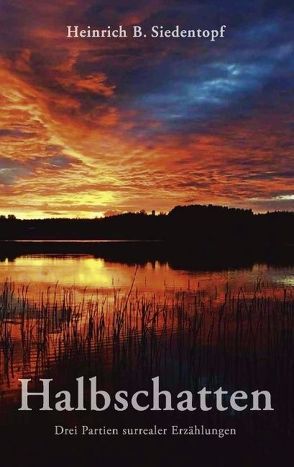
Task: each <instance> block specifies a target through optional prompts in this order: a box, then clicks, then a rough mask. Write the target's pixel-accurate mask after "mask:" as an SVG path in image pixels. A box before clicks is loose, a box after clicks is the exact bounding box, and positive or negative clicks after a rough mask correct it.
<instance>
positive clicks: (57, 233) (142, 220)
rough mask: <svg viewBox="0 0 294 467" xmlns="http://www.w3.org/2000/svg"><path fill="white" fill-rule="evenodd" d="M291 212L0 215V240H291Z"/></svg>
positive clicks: (216, 209)
mask: <svg viewBox="0 0 294 467" xmlns="http://www.w3.org/2000/svg"><path fill="white" fill-rule="evenodd" d="M293 234H294V213H293V212H270V213H266V214H254V213H253V212H252V211H251V210H248V209H237V208H228V207H222V206H213V205H207V206H206V205H205V206H204V205H189V206H176V207H175V208H173V209H172V210H171V211H170V212H169V213H168V214H158V215H155V213H154V212H153V213H152V214H151V215H149V214H146V213H145V212H144V211H140V212H139V213H132V212H130V213H125V214H119V215H114V216H109V217H103V218H95V219H69V218H50V219H32V220H26V219H17V218H16V217H15V216H14V215H9V216H7V217H5V216H0V240H19V239H23V240H34V239H40V240H41V239H43V240H46V239H47V240H53V239H63V240H65V239H67V240H73V239H75V240H90V239H109V240H116V239H122V240H162V241H176V240H179V241H185V242H188V243H191V242H193V243H194V242H200V243H205V244H231V243H235V244H240V243H247V244H248V243H249V244H250V243H252V244H266V245H275V244H291V243H293V238H294V236H293Z"/></svg>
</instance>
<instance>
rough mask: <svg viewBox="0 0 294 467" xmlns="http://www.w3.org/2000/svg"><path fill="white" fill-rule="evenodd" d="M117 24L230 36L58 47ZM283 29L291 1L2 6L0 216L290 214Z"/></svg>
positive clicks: (288, 36) (33, 1)
mask: <svg viewBox="0 0 294 467" xmlns="http://www.w3.org/2000/svg"><path fill="white" fill-rule="evenodd" d="M291 5H292V7H291ZM118 24H121V25H123V26H125V27H130V26H132V25H134V24H140V25H142V26H144V27H146V28H149V27H150V26H151V25H163V26H165V27H171V28H172V27H173V26H175V25H177V24H178V25H180V26H181V27H182V28H189V29H191V28H192V29H197V28H205V29H218V28H219V27H220V26H221V25H223V24H225V25H227V31H226V34H225V37H224V38H223V39H220V40H218V41H216V42H214V43H212V42H209V41H208V40H205V39H198V40H197V39H151V38H146V39H141V40H138V39H131V38H128V39H67V38H66V26H67V25H79V26H80V27H85V26H88V25H89V26H91V27H93V28H102V27H103V26H107V25H112V26H116V25H118ZM292 30H293V4H292V2H291V1H290V0H289V1H286V0H279V1H278V2H277V1H276V0H268V1H267V0H238V1H232V0H222V1H217V0H199V1H198V0H168V1H167V0H156V1H155V0H149V1H148V2H146V1H144V2H143V1H140V0H128V1H127V0H126V1H121V0H102V1H98V0H63V1H60V0H50V1H45V0H44V1H43V0H0V105H1V110H0V213H1V214H8V213H14V214H16V215H17V216H18V217H24V218H31V217H48V216H81V217H94V216H97V215H102V214H103V213H110V212H123V211H129V210H132V211H133V210H139V209H146V210H147V211H150V210H152V209H156V210H157V211H166V210H169V209H170V208H172V207H173V206H175V205H177V204H191V203H214V204H222V205H229V206H238V207H249V208H252V209H254V210H255V211H266V210H275V209H287V210H289V209H291V210H294V183H293V172H294V163H293V149H291V110H292V109H293V100H292V101H291V87H293V71H294V69H293V68H294V67H293V63H294V59H293V57H294V54H293V41H291V40H292V37H293V35H292V34H293V33H292ZM292 124H293V120H292ZM292 139H293V138H292Z"/></svg>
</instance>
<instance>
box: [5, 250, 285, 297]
mask: <svg viewBox="0 0 294 467" xmlns="http://www.w3.org/2000/svg"><path fill="white" fill-rule="evenodd" d="M135 272H136V278H135V286H136V287H138V288H139V289H140V290H146V291H154V292H159V291H161V290H166V289H195V288H199V287H200V288H203V289H206V290H212V289H215V288H216V287H221V288H224V287H225V286H226V285H227V283H229V284H230V286H231V287H232V288H238V287H246V286H251V285H252V284H254V283H256V281H258V280H262V281H263V282H264V283H268V284H276V285H280V286H281V287H283V286H292V285H293V283H294V276H293V268H272V267H270V266H267V265H262V264H255V265H254V266H253V267H252V268H248V269H241V270H239V269H238V270H224V271H217V272H215V271H185V270H176V269H173V268H172V267H170V265H169V263H168V262H165V263H160V262H159V261H154V262H146V264H144V265H140V266H139V267H137V266H136V265H128V264H123V263H117V262H110V261H105V260H104V259H102V258H94V257H93V256H90V255H68V256H64V255H54V256H53V255H34V256H22V257H18V258H16V259H15V260H14V261H13V262H8V261H7V260H6V261H5V262H2V263H0V282H4V281H5V280H6V279H11V280H12V281H13V282H15V283H18V284H24V283H30V284H31V286H35V287H36V288H38V290H40V288H46V287H48V286H49V285H54V284H56V283H59V284H60V285H62V286H67V287H72V286H76V287H77V288H80V287H87V288H89V289H90V290H93V289H101V288H102V289H107V288H113V287H117V288H122V289H123V288H128V287H130V284H131V283H132V281H133V278H134V275H135Z"/></svg>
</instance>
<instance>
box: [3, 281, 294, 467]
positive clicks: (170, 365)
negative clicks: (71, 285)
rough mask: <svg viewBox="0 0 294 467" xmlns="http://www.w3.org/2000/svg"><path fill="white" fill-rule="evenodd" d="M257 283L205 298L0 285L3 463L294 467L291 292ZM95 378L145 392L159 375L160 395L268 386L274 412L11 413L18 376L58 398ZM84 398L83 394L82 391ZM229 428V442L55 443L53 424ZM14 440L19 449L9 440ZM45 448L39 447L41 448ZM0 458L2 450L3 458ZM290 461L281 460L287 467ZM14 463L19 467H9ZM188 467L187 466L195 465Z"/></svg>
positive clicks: (110, 387) (110, 386)
mask: <svg viewBox="0 0 294 467" xmlns="http://www.w3.org/2000/svg"><path fill="white" fill-rule="evenodd" d="M265 285H266V284H263V283H261V282H257V283H256V285H255V286H254V287H253V288H252V289H250V290H247V291H245V290H244V289H243V288H240V289H237V290H230V288H229V287H227V289H226V290H225V292H222V291H220V290H216V291H215V292H213V293H212V295H207V294H206V293H205V292H204V291H203V290H201V289H200V288H196V289H195V290H187V291H181V292H175V293H172V295H169V294H164V295H163V296H161V297H160V296H152V295H151V296H150V297H147V296H146V295H144V294H141V293H140V292H139V291H137V290H132V288H131V289H130V290H129V292H128V293H120V292H119V291H116V290H114V291H113V292H110V295H108V296H106V297H105V296H104V297H103V296H101V295H99V294H97V296H93V297H92V299H91V300H88V299H87V297H85V296H84V295H83V294H82V295H80V296H76V299H75V298H74V294H73V289H59V288H58V287H57V286H56V287H55V288H53V289H52V290H50V291H49V289H48V291H47V293H45V295H42V297H40V298H39V299H36V300H34V301H32V300H30V299H29V289H28V288H27V287H22V288H18V287H17V286H16V285H15V284H13V283H9V282H6V283H4V284H2V285H1V287H0V311H1V313H0V344H1V346H0V362H1V367H0V368H1V396H2V397H1V398H0V407H1V423H0V433H1V440H2V443H3V444H2V446H3V448H2V449H4V448H5V451H7V450H9V465H18V466H19V465H21V463H20V459H21V458H22V456H23V457H24V458H25V459H29V463H30V465H50V466H51V465H56V466H58V467H59V466H63V465H72V466H75V465H97V466H98V465H99V466H100V465H101V466H103V467H104V466H106V465H107V466H108V465H122V466H126V465H128V466H129V465H136V466H140V467H141V466H146V467H147V466H148V467H149V466H150V465H152V466H155V467H161V466H163V465H169V466H177V467H178V466H179V465H180V466H181V465H191V459H195V465H199V466H201V467H229V466H234V467H236V466H238V467H245V466H246V467H248V466H250V467H255V466H256V467H257V466H258V467H259V466H262V465H267V466H275V467H276V465H281V466H283V467H288V466H290V465H292V454H291V457H288V456H289V454H290V453H292V451H291V450H292V437H293V430H294V420H293V412H292V410H291V407H292V406H293V384H294V381H293V372H292V368H293V338H294V334H293V331H294V321H293V316H294V315H293V306H294V302H293V290H292V289H291V288H285V289H283V288H280V287H275V286H272V287H270V288H268V287H265ZM81 375H83V376H84V377H85V378H88V377H91V376H97V378H98V380H99V385H100V387H101V388H103V389H105V390H107V391H108V392H109V393H113V392H115V391H116V390H119V389H122V388H123V389H125V390H129V391H130V392H134V391H135V390H142V389H147V390H149V386H148V384H149V383H150V378H151V377H154V376H160V379H161V381H162V385H163V387H164V388H166V389H169V390H170V391H172V392H174V393H177V392H178V391H179V389H183V388H185V389H187V390H191V391H196V390H198V389H199V388H202V387H203V386H206V387H208V388H211V389H215V388H217V387H219V386H222V387H224V388H226V389H228V390H232V389H233V390H245V391H247V392H250V391H252V390H255V389H257V388H258V389H260V390H261V389H267V390H269V391H270V392H271V395H272V401H273V406H274V408H275V410H274V411H272V412H255V413H254V412H250V411H245V412H241V413H238V412H234V413H232V412H231V411H226V412H216V411H214V410H211V411H209V412H205V413H199V411H196V412H191V413H187V412H184V413H179V412H177V411H175V412H170V413H168V412H164V413H163V412H161V413H160V414H159V415H158V414H156V413H153V412H150V413H149V412H148V414H146V413H145V412H142V413H138V412H136V413H135V411H132V410H131V409H130V410H128V411H127V412H116V413H113V412H107V413H106V412H105V413H104V412H100V413H99V412H95V413H91V412H80V413H75V412H67V413H64V412H62V413H58V412H56V411H52V412H48V413H47V412H46V413H44V412H40V411H38V410H37V409H38V408H39V406H40V402H39V401H36V402H35V404H36V405H35V406H34V405H33V406H34V408H35V410H33V411H32V412H18V411H17V407H19V405H20V401H19V399H20V396H19V393H20V391H19V389H18V388H17V386H16V385H15V382H16V381H17V378H19V377H29V378H32V384H33V387H35V389H36V390H40V387H39V386H38V383H37V381H38V379H39V378H41V377H44V376H45V377H49V378H53V380H54V382H53V383H52V384H53V385H54V391H55V390H59V389H60V388H63V389H64V388H66V389H68V390H70V391H71V390H72V388H73V387H75V384H76V381H75V378H76V377H80V376H81ZM85 397H87V395H86V394H85ZM56 424H58V425H62V426H65V427H73V426H75V425H79V426H81V425H88V426H91V427H103V426H106V427H111V428H114V427H117V428H119V429H121V428H122V427H145V426H147V427H153V426H154V425H157V426H159V427H165V426H171V425H179V426H182V427H186V426H189V425H194V424H196V425H198V426H201V425H204V426H205V427H207V428H212V427H222V428H226V427H229V428H232V427H233V428H236V430H237V435H236V436H235V437H234V438H229V437H228V438H222V439H218V438H217V437H214V438H212V437H206V438H205V437H194V436H190V437H177V438H175V437H171V436H168V437H159V436H157V437H142V436H141V437H129V438H126V437H125V438H123V437H120V436H118V437H113V436H109V437H107V436H106V437H95V436H94V437H92V438H91V437H90V438H89V437H82V436H77V437H71V436H67V437H63V436H61V437H55V436H54V434H53V433H54V425H56ZM12 433H13V436H15V437H16V439H17V445H18V449H11V447H10V445H7V449H6V442H7V441H6V440H7V439H8V440H9V439H10V440H11V436H12ZM44 449H45V451H44ZM2 452H3V451H2ZM288 460H289V462H288ZM14 462H15V463H14ZM193 465H194V464H193Z"/></svg>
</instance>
